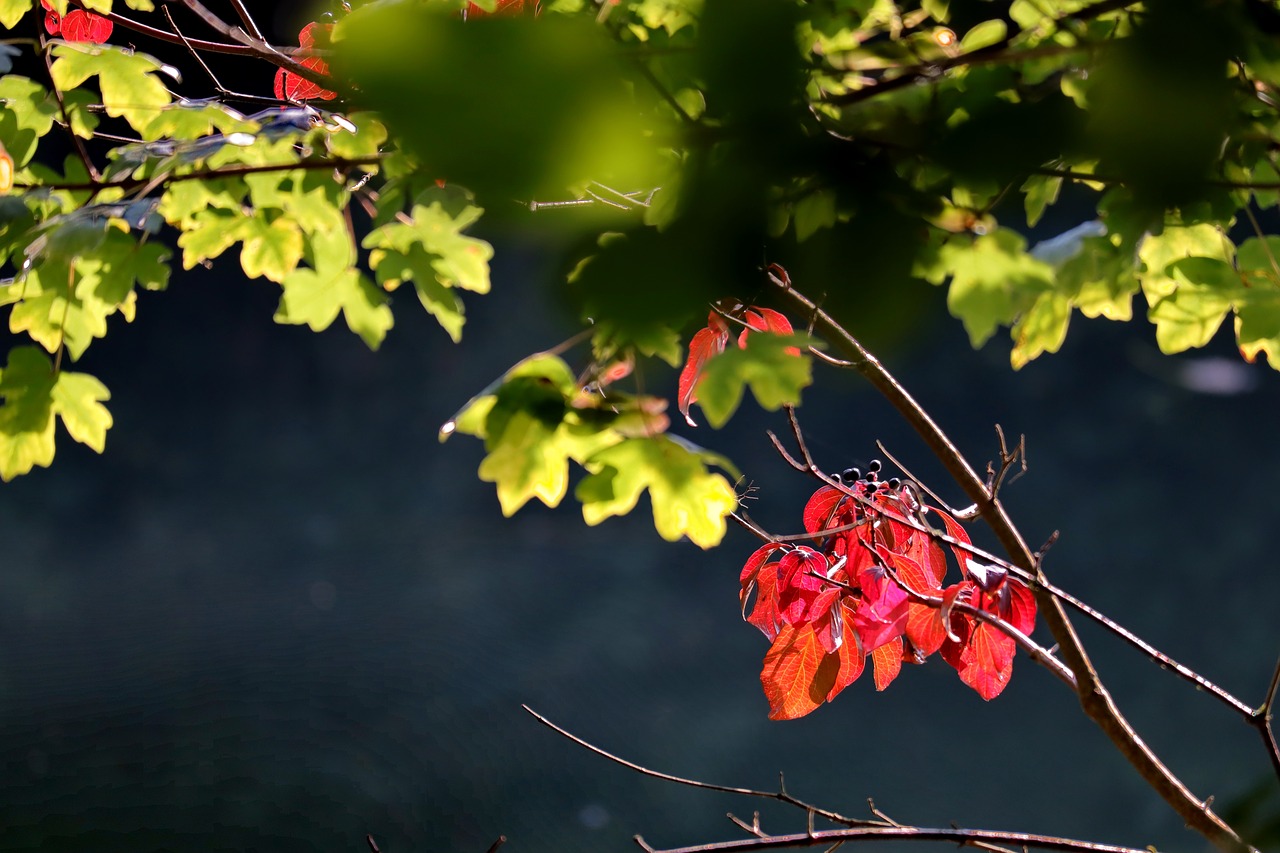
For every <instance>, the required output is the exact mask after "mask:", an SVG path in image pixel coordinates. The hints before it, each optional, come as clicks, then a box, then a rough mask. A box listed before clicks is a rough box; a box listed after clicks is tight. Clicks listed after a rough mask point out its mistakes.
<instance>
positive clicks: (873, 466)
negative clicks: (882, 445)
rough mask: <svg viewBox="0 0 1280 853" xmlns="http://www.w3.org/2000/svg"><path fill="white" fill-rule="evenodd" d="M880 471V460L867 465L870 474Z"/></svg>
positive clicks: (874, 460) (873, 460)
mask: <svg viewBox="0 0 1280 853" xmlns="http://www.w3.org/2000/svg"><path fill="white" fill-rule="evenodd" d="M879 470H880V460H879V459H872V460H871V461H870V462H868V463H867V471H869V472H870V473H872V474H874V473H876V472H877V471H879Z"/></svg>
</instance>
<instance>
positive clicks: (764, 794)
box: [520, 705, 881, 827]
mask: <svg viewBox="0 0 1280 853" xmlns="http://www.w3.org/2000/svg"><path fill="white" fill-rule="evenodd" d="M520 707H521V708H523V709H524V710H525V711H526V712H528V714H529V715H530V716H531V717H533V718H534V719H535V720H537V721H538V722H540V723H542V724H543V725H544V726H546V727H547V728H549V729H551V730H552V731H553V732H555V733H556V734H558V735H560V736H561V737H564V738H568V739H569V740H571V741H573V742H574V743H576V744H577V745H578V746H581V747H583V748H584V749H587V750H589V751H591V752H594V753H595V754H596V755H599V756H601V757H603V758H607V759H609V760H610V761H612V762H613V763H615V764H621V765H622V766H623V767H626V768H627V769H629V770H634V771H636V772H637V773H639V774H641V775H642V776H651V777H653V778H654V779H661V780H663V781H664V782H675V783H676V784H677V785H688V786H690V787H693V788H701V789H702V790H704V791H720V792H722V793H726V794H739V795H741V796H744V797H760V798H762V799H766V800H777V801H779V802H783V803H786V804H788V805H792V806H796V807H797V808H801V809H804V810H805V811H807V812H809V813H811V814H816V815H818V816H819V817H822V818H825V819H827V820H829V821H831V822H832V823H840V824H844V825H845V826H850V827H869V826H880V825H881V824H880V822H879V821H869V820H859V819H857V818H852V817H846V816H845V815H842V814H840V813H839V812H833V811H828V810H827V809H821V808H818V807H817V806H814V805H811V804H809V803H806V802H804V801H803V800H798V799H796V798H795V797H793V796H791V795H790V794H788V793H787V792H786V791H785V790H779V791H757V790H755V789H754V788H736V787H733V786H730V785H713V784H711V783H709V782H699V781H698V780H697V779H686V778H684V777H683V776H672V775H671V774H670V773H663V772H661V771H658V770H650V769H649V768H648V767H644V766H643V765H640V764H636V763H635V762H633V761H628V760H626V759H625V758H620V757H618V756H616V755H614V754H613V753H611V752H607V751H605V750H603V749H601V748H600V747H598V746H596V745H594V744H592V743H589V742H588V741H585V740H583V739H582V738H580V737H578V736H577V735H575V734H573V733H572V732H569V731H566V730H565V729H562V728H560V727H559V726H557V725H556V724H555V723H553V722H551V721H550V720H548V719H547V718H546V717H544V716H542V715H541V714H539V713H538V712H537V711H535V710H533V709H532V708H530V707H529V706H528V705H521V706H520Z"/></svg>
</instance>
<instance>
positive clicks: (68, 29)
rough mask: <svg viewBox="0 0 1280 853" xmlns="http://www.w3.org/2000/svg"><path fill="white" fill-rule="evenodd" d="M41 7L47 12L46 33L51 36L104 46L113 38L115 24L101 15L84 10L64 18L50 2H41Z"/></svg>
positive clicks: (76, 11) (43, 0)
mask: <svg viewBox="0 0 1280 853" xmlns="http://www.w3.org/2000/svg"><path fill="white" fill-rule="evenodd" d="M40 5H41V7H43V8H44V10H45V11H44V28H45V31H46V32H47V33H49V35H51V36H62V38H64V39H66V40H67V41H87V42H93V43H94V44H102V43H103V42H105V41H106V40H107V39H109V38H111V30H112V27H113V24H112V23H111V21H110V20H108V19H107V18H104V17H102V16H101V15H95V14H94V13H93V12H86V11H84V10H83V9H74V10H72V11H70V12H68V13H67V14H66V17H63V16H62V15H59V14H58V13H57V12H55V11H54V10H53V6H52V5H50V3H49V0H40Z"/></svg>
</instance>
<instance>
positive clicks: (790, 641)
mask: <svg viewBox="0 0 1280 853" xmlns="http://www.w3.org/2000/svg"><path fill="white" fill-rule="evenodd" d="M827 657H828V655H826V654H825V653H824V652H823V650H822V645H821V644H820V643H819V642H818V638H817V636H815V635H814V632H813V627H812V626H811V625H805V626H803V627H800V628H797V627H794V626H791V625H784V626H783V628H782V630H781V631H780V632H779V633H778V637H777V639H776V640H774V641H773V645H772V646H770V647H769V651H768V653H767V654H766V655H765V656H764V668H763V669H762V670H761V671H760V683H761V685H762V686H763V687H764V695H765V698H766V699H768V700H769V719H771V720H794V719H797V718H799V717H803V716H804V715H805V714H808V713H810V712H811V711H813V709H815V708H817V707H818V706H819V705H821V704H822V703H823V702H824V701H825V700H826V698H827V695H828V694H829V693H830V692H831V690H832V688H833V687H834V686H835V682H836V678H837V675H838V667H833V666H831V665H830V664H828V665H827V666H822V664H823V662H824V660H825V659H826V658H827Z"/></svg>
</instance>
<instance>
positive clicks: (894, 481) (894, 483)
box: [889, 477, 902, 492]
mask: <svg viewBox="0 0 1280 853" xmlns="http://www.w3.org/2000/svg"><path fill="white" fill-rule="evenodd" d="M901 485H902V481H901V480H899V479H898V478H897V477H890V478H889V488H891V489H893V490H894V491H895V492H896V491H897V490H898V488H899V487H900V486H901Z"/></svg>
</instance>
